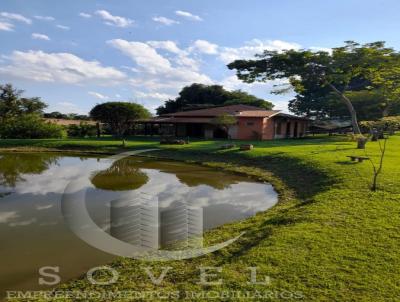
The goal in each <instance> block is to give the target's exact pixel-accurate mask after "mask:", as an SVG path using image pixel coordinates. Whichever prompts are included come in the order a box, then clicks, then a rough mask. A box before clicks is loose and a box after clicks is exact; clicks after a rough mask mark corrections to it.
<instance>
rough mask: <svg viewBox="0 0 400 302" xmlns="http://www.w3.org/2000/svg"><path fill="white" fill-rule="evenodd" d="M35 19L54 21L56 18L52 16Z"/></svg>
mask: <svg viewBox="0 0 400 302" xmlns="http://www.w3.org/2000/svg"><path fill="white" fill-rule="evenodd" d="M34 18H35V19H37V20H40V21H54V20H55V18H54V17H51V16H34Z"/></svg>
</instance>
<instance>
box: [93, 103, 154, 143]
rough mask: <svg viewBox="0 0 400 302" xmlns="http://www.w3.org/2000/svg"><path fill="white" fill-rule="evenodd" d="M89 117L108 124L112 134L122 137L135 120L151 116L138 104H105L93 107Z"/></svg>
mask: <svg viewBox="0 0 400 302" xmlns="http://www.w3.org/2000/svg"><path fill="white" fill-rule="evenodd" d="M90 116H91V117H92V118H93V119H94V120H97V121H100V122H103V123H106V124H108V125H109V126H110V128H111V130H112V131H113V133H114V134H116V135H118V136H121V137H122V136H123V135H124V134H125V132H126V130H128V129H129V127H130V126H131V125H132V124H133V123H134V121H135V120H138V119H145V118H149V117H150V116H151V114H150V112H149V111H148V110H147V109H146V108H144V107H143V106H142V105H140V104H135V103H129V102H107V103H103V104H98V105H96V106H95V107H93V109H92V110H91V111H90Z"/></svg>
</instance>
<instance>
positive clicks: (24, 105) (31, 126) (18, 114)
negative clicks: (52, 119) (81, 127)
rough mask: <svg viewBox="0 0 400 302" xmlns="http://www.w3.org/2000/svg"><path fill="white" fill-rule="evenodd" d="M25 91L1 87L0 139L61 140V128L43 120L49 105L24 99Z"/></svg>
mask: <svg viewBox="0 0 400 302" xmlns="http://www.w3.org/2000/svg"><path fill="white" fill-rule="evenodd" d="M23 93H24V91H23V90H19V89H16V88H14V87H13V86H12V85H11V84H5V85H0V137H1V138H61V137H64V136H65V131H64V130H63V128H62V127H61V126H58V125H54V124H48V123H46V122H45V121H44V120H43V119H42V117H41V116H42V114H43V109H44V108H46V107H47V105H46V104H45V103H44V102H42V101H41V100H40V98H38V97H33V98H26V97H23V96H22V94H23Z"/></svg>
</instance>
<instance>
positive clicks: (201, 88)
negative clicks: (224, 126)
mask: <svg viewBox="0 0 400 302" xmlns="http://www.w3.org/2000/svg"><path fill="white" fill-rule="evenodd" d="M233 104H247V105H252V106H257V107H261V108H265V109H272V107H273V104H272V103H271V102H268V101H266V100H263V99H260V98H257V97H255V96H253V95H251V94H248V93H246V92H244V91H240V90H236V91H228V90H225V89H224V88H223V87H222V86H220V85H203V84H197V83H194V84H192V85H190V86H186V87H184V88H183V89H182V90H181V91H180V92H179V96H178V97H177V98H176V99H174V100H167V101H166V102H165V103H164V105H163V106H160V107H158V108H157V114H158V115H160V114H166V113H173V112H178V111H184V110H193V109H201V108H207V107H215V106H222V105H233Z"/></svg>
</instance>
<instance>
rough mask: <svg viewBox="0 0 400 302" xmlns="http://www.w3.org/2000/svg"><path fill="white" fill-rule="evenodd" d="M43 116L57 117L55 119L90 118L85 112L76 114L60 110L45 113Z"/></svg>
mask: <svg viewBox="0 0 400 302" xmlns="http://www.w3.org/2000/svg"><path fill="white" fill-rule="evenodd" d="M43 117H45V118H55V119H64V120H83V121H85V120H89V116H87V115H84V114H76V113H67V114H64V113H61V112H58V111H53V112H50V113H43Z"/></svg>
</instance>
